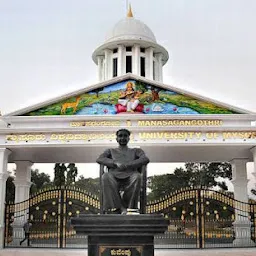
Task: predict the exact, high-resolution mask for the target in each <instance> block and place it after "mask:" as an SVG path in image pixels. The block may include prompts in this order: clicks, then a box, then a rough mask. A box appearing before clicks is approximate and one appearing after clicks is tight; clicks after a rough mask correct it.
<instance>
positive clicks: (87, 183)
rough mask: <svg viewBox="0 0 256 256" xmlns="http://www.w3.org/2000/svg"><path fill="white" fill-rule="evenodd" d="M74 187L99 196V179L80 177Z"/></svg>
mask: <svg viewBox="0 0 256 256" xmlns="http://www.w3.org/2000/svg"><path fill="white" fill-rule="evenodd" d="M76 186H77V187H79V188H81V189H84V190H86V191H88V192H91V193H92V194H93V195H96V196H99V194H100V182H99V178H95V179H93V178H85V177H84V176H83V175H81V176H79V178H78V180H77V181H76Z"/></svg>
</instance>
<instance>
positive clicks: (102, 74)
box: [97, 56, 104, 82]
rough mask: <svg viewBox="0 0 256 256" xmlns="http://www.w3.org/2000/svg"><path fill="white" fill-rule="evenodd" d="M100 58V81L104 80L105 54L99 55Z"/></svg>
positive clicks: (98, 58)
mask: <svg viewBox="0 0 256 256" xmlns="http://www.w3.org/2000/svg"><path fill="white" fill-rule="evenodd" d="M97 60H98V79H99V81H100V82H101V81H104V68H103V61H104V56H97Z"/></svg>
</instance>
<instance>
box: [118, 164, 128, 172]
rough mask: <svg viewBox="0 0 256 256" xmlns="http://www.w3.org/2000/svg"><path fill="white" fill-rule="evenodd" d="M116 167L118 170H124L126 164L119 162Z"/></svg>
mask: <svg viewBox="0 0 256 256" xmlns="http://www.w3.org/2000/svg"><path fill="white" fill-rule="evenodd" d="M117 169H118V170H119V171H124V170H125V169H127V166H126V165H125V164H120V165H119V166H118V167H117Z"/></svg>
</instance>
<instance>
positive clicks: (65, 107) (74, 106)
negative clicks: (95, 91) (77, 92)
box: [61, 96, 81, 115]
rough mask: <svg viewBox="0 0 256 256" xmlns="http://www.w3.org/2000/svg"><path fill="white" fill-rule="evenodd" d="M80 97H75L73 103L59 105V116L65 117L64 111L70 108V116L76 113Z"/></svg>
mask: <svg viewBox="0 0 256 256" xmlns="http://www.w3.org/2000/svg"><path fill="white" fill-rule="evenodd" d="M80 99H81V96H77V97H76V101H75V102H65V103H63V104H62V105H61V115H65V114H66V110H67V109H69V108H71V109H72V114H74V113H76V111H77V106H78V104H79V102H80Z"/></svg>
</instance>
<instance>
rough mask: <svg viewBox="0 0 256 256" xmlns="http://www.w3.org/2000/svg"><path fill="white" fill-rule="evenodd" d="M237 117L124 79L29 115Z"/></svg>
mask: <svg viewBox="0 0 256 256" xmlns="http://www.w3.org/2000/svg"><path fill="white" fill-rule="evenodd" d="M122 113H125V114H127V113H129V114H146V115H150V114H236V112H234V111H232V110H229V109H227V108H223V107H220V106H217V105H214V104H213V103H210V102H205V101H202V100H199V99H195V98H192V97H190V96H187V95H182V94H179V93H176V92H174V91H171V90H166V89H163V88H160V87H156V86H153V85H149V84H146V83H143V82H140V81H135V80H126V81H122V82H119V83H116V84H112V85H108V86H105V87H102V88H97V89H94V90H92V91H90V92H86V93H84V94H81V95H78V96H76V97H71V98H69V99H66V100H63V101H61V102H57V103H55V104H52V105H49V106H45V107H42V108H40V109H37V110H35V111H32V112H29V113H27V114H25V115H27V116H43V115H116V114H122Z"/></svg>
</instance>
